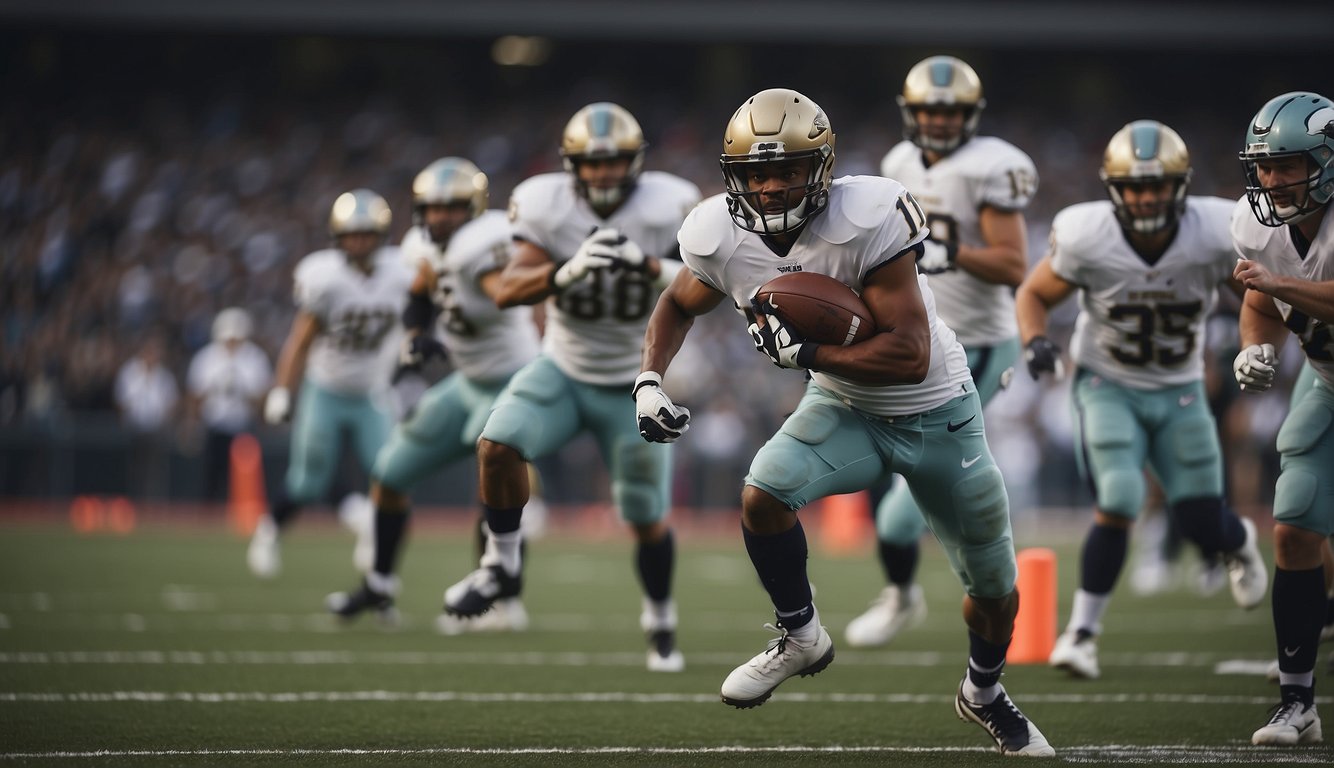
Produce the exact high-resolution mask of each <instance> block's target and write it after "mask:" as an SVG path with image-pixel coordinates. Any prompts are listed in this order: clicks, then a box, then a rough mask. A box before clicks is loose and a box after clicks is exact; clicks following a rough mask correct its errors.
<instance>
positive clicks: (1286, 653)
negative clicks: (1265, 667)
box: [1283, 645, 1302, 659]
mask: <svg viewBox="0 0 1334 768" xmlns="http://www.w3.org/2000/svg"><path fill="white" fill-rule="evenodd" d="M1301 649H1302V647H1301V646H1300V645H1299V646H1297V647H1296V648H1293V649H1292V650H1288V649H1287V648H1284V649H1283V655H1284V656H1287V657H1288V658H1289V659H1291V658H1292V657H1293V656H1296V655H1297V652H1298V651H1300V650H1301Z"/></svg>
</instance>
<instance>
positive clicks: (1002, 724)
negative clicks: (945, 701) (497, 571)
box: [954, 683, 1056, 757]
mask: <svg viewBox="0 0 1334 768" xmlns="http://www.w3.org/2000/svg"><path fill="white" fill-rule="evenodd" d="M954 712H955V714H957V715H958V716H959V719H960V720H963V721H964V722H972V723H977V724H978V725H980V726H982V728H983V729H984V730H985V731H986V732H987V734H988V735H989V736H991V738H992V740H993V741H995V742H996V751H998V752H1000V753H1001V754H1002V755H1018V756H1021V757H1055V756H1056V750H1055V749H1052V746H1051V744H1048V743H1047V737H1046V736H1043V735H1042V731H1039V730H1038V727H1037V726H1036V725H1033V721H1032V720H1029V719H1028V718H1027V717H1025V716H1024V713H1023V712H1020V711H1019V708H1018V707H1016V706H1015V705H1014V702H1013V701H1011V700H1010V696H1009V694H1007V693H1006V692H1005V687H1004V686H1001V691H1000V695H999V696H997V697H996V700H995V701H993V702H991V703H990V704H974V703H973V702H971V701H969V700H968V699H967V698H965V697H964V695H963V684H962V683H960V684H959V692H958V693H957V694H955V696H954Z"/></svg>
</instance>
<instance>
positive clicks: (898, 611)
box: [843, 584, 926, 648]
mask: <svg viewBox="0 0 1334 768" xmlns="http://www.w3.org/2000/svg"><path fill="white" fill-rule="evenodd" d="M925 618H926V596H925V594H923V592H922V586H921V585H920V584H912V585H910V586H909V587H908V589H907V590H906V591H905V590H903V589H902V588H900V587H898V586H895V585H893V584H891V585H889V586H888V587H885V588H884V589H882V590H880V596H879V597H877V598H876V599H875V600H873V601H872V602H871V607H870V608H869V609H867V611H866V612H865V613H863V614H862V615H860V616H858V617H857V618H855V619H853V620H852V621H850V622H848V628H847V629H845V630H844V631H843V637H844V639H845V640H847V641H848V645H850V646H852V647H853V648H875V647H877V646H881V645H884V644H885V643H888V642H889V641H890V640H893V639H894V637H895V636H896V635H898V634H899V633H900V632H902V631H903V630H905V629H912V628H913V627H915V626H917V625H918V624H921V623H922V620H923V619H925Z"/></svg>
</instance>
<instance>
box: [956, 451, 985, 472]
mask: <svg viewBox="0 0 1334 768" xmlns="http://www.w3.org/2000/svg"><path fill="white" fill-rule="evenodd" d="M980 458H982V454H980V453H979V454H977V455H976V456H974V457H973V458H971V459H964V460H963V461H961V462H959V464H960V466H962V467H963V468H964V469H968V468H969V467H971V466H973V465H974V464H976V463H977V460H978V459H980Z"/></svg>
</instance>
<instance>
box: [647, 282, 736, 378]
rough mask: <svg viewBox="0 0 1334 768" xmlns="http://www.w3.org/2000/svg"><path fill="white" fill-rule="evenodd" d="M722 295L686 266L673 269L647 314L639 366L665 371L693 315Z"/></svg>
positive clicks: (715, 302)
mask: <svg viewBox="0 0 1334 768" xmlns="http://www.w3.org/2000/svg"><path fill="white" fill-rule="evenodd" d="M724 298H726V294H724V293H722V292H721V291H718V290H715V289H714V288H713V287H711V286H709V285H707V284H705V283H704V282H703V281H701V280H700V279H699V278H698V277H695V275H694V273H693V272H691V271H690V270H688V269H682V270H680V271H679V272H677V273H676V277H675V278H674V279H673V280H672V282H671V284H670V285H668V286H667V288H666V289H665V290H664V291H663V292H662V295H661V296H660V297H658V303H657V304H656V305H655V306H654V307H653V314H651V315H649V319H648V329H647V331H645V333H644V351H643V354H642V355H641V357H640V361H641V362H640V366H639V368H640V370H641V371H654V372H656V373H658V374H662V373H665V372H666V371H667V366H669V365H671V363H672V359H673V358H675V357H676V353H677V352H678V351H679V350H680V349H681V344H682V343H683V342H684V341H685V338H686V335H687V334H688V333H690V328H691V326H693V325H694V323H695V318H696V317H698V316H700V315H702V314H705V313H706V312H709V311H711V310H713V309H714V308H715V307H717V306H718V305H719V304H720V303H721V302H722V300H723V299H724Z"/></svg>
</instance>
